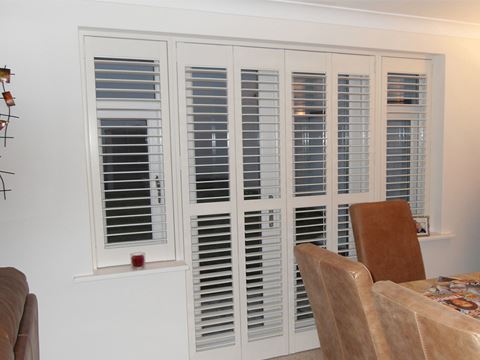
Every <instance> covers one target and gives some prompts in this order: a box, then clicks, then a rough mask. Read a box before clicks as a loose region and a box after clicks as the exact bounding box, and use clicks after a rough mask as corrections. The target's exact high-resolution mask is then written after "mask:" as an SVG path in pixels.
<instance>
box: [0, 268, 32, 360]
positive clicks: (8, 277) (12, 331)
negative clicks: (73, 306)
mask: <svg viewBox="0 0 480 360" xmlns="http://www.w3.org/2000/svg"><path fill="white" fill-rule="evenodd" d="M28 291H29V290H28V284H27V279H26V278H25V275H24V274H23V273H21V272H20V271H18V270H16V269H14V268H0V359H1V360H13V359H15V360H38V359H39V345H38V304H37V298H36V296H35V295H34V294H29V293H28Z"/></svg>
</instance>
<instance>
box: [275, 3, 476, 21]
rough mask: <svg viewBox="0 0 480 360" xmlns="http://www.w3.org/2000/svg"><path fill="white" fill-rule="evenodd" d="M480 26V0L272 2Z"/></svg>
mask: <svg viewBox="0 0 480 360" xmlns="http://www.w3.org/2000/svg"><path fill="white" fill-rule="evenodd" d="M271 1H277V2H286V3H291V4H295V3H299V4H312V5H320V6H328V7H337V8H347V9H354V10H360V11H366V12H377V13H385V14H394V15H404V16H413V17H425V18H431V19H442V20H449V21H455V22H464V23H474V24H480V0H271Z"/></svg>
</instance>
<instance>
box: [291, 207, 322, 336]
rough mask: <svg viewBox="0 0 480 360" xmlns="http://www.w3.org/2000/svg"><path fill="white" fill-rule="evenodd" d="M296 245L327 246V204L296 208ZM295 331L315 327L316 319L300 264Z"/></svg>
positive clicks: (296, 290) (295, 287) (296, 274)
mask: <svg viewBox="0 0 480 360" xmlns="http://www.w3.org/2000/svg"><path fill="white" fill-rule="evenodd" d="M294 226H295V242H294V244H295V245H300V244H307V243H313V244H315V245H317V246H321V247H322V248H324V249H326V247H327V213H326V207H325V206H314V207H305V208H297V209H295V219H294ZM294 281H295V283H294V297H295V331H297V332H299V331H305V330H311V329H314V328H315V319H314V318H313V312H312V309H311V307H310V302H309V301H308V296H307V292H306V290H305V286H304V285H303V280H302V277H301V275H300V270H299V269H298V265H295V270H294Z"/></svg>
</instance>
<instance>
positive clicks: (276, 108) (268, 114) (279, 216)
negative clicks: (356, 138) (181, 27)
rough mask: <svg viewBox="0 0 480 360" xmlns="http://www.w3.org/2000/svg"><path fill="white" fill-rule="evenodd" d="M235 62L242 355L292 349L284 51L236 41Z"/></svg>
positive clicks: (263, 355) (262, 355)
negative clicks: (286, 215) (285, 155)
mask: <svg viewBox="0 0 480 360" xmlns="http://www.w3.org/2000/svg"><path fill="white" fill-rule="evenodd" d="M234 63H235V80H236V81H235V84H234V86H235V93H236V99H237V102H236V103H235V114H236V119H237V121H236V125H237V126H236V128H235V130H236V134H237V136H238V138H239V139H241V141H238V142H237V143H236V153H237V164H236V165H237V174H238V175H240V177H239V181H238V187H239V190H240V191H238V192H237V208H238V210H239V211H241V212H243V214H244V216H243V217H239V230H240V229H243V231H240V232H239V234H238V236H239V238H238V240H239V242H238V244H239V254H240V264H241V266H240V274H239V275H240V296H241V306H242V307H241V313H242V314H245V315H243V316H242V319H241V321H242V326H241V327H242V339H243V357H244V358H245V359H255V358H257V359H261V358H269V357H274V356H277V355H282V354H286V353H287V352H288V327H287V324H288V317H287V316H286V314H287V313H286V309H287V308H288V305H287V304H288V296H287V277H286V272H285V264H286V255H287V254H286V248H285V236H286V223H285V221H284V219H285V180H284V179H285V175H284V174H285V168H284V151H285V150H284V148H283V147H282V145H283V144H282V138H283V136H284V133H285V130H284V128H285V125H284V114H283V109H282V108H281V106H280V105H281V104H282V103H283V96H284V91H283V88H282V84H283V67H284V53H283V51H280V50H268V49H254V48H243V47H235V48H234ZM242 185H243V186H242Z"/></svg>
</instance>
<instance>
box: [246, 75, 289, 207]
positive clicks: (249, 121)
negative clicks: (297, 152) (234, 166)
mask: <svg viewBox="0 0 480 360" xmlns="http://www.w3.org/2000/svg"><path fill="white" fill-rule="evenodd" d="M278 76H279V75H278V71H272V70H252V69H242V70H241V96H242V140H243V144H242V149H243V189H244V199H245V200H249V199H272V198H279V197H280V190H281V189H280V117H279V109H280V104H279V100H280V99H279V92H280V91H279V86H280V84H279V80H278Z"/></svg>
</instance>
